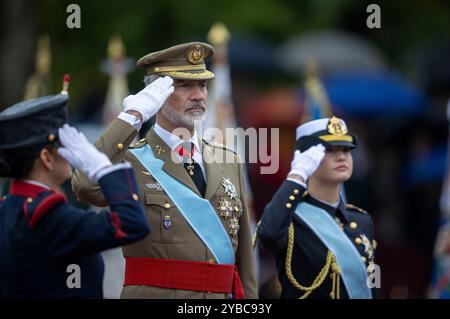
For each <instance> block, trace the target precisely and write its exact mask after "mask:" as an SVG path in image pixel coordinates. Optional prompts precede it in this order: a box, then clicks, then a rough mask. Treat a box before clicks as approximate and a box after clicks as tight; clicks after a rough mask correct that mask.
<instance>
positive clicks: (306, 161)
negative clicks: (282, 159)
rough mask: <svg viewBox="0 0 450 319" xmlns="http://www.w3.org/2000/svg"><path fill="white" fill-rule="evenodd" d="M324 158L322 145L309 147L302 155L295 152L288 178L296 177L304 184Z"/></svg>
mask: <svg viewBox="0 0 450 319" xmlns="http://www.w3.org/2000/svg"><path fill="white" fill-rule="evenodd" d="M324 157H325V147H324V146H323V145H322V144H317V145H314V146H311V147H310V148H308V149H307V150H306V151H304V152H303V153H300V151H299V150H297V151H295V153H294V159H293V160H292V162H291V170H290V172H289V174H288V176H291V175H298V176H300V177H301V178H302V179H303V182H305V183H306V181H307V180H308V178H309V177H310V176H311V175H312V174H313V173H314V172H315V171H316V170H317V168H318V167H319V165H320V162H322V160H323V158H324Z"/></svg>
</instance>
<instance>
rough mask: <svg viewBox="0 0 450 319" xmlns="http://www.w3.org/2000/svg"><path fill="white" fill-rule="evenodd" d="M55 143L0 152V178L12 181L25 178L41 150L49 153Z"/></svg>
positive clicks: (53, 148)
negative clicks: (7, 178) (44, 149)
mask: <svg viewBox="0 0 450 319" xmlns="http://www.w3.org/2000/svg"><path fill="white" fill-rule="evenodd" d="M57 146H58V145H56V143H51V144H41V145H36V146H33V147H30V148H26V149H15V150H7V151H5V150H3V151H0V177H9V178H14V179H23V178H26V177H27V176H28V175H29V174H30V173H31V170H32V168H33V164H34V162H35V161H36V159H37V158H38V157H39V154H40V152H41V150H42V149H43V148H46V149H48V150H49V151H50V152H52V151H53V150H55V149H56V148H57Z"/></svg>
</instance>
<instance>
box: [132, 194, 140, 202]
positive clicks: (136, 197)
mask: <svg viewBox="0 0 450 319" xmlns="http://www.w3.org/2000/svg"><path fill="white" fill-rule="evenodd" d="M131 198H133V199H134V200H135V201H138V200H139V196H138V195H137V194H133V195H131Z"/></svg>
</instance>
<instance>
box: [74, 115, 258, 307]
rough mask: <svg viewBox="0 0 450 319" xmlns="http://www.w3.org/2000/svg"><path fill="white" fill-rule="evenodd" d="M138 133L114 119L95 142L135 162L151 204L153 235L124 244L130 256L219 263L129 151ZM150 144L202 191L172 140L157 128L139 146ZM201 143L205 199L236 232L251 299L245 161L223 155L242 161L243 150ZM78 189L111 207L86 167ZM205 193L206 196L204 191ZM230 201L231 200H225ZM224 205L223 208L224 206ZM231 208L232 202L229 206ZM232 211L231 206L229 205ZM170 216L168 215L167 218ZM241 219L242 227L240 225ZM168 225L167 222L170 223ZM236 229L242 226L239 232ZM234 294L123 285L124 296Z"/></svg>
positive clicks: (171, 169)
mask: <svg viewBox="0 0 450 319" xmlns="http://www.w3.org/2000/svg"><path fill="white" fill-rule="evenodd" d="M136 135H137V131H136V129H134V128H133V127H132V126H131V125H130V124H128V123H126V122H125V121H122V120H120V119H116V120H114V122H113V123H112V124H111V125H110V126H109V127H108V129H107V130H106V131H105V133H103V135H102V136H101V137H100V139H99V140H98V141H97V142H96V143H95V145H96V147H97V148H98V149H99V150H100V151H102V152H104V153H105V154H107V156H108V157H109V158H110V159H111V160H112V162H113V163H118V162H121V161H124V160H126V161H129V162H130V163H131V164H132V166H133V169H134V172H135V175H136V179H137V183H138V187H139V192H140V196H141V197H140V198H141V200H142V202H143V203H144V206H145V211H146V214H147V219H148V222H149V224H150V229H151V231H150V234H149V235H148V236H147V237H145V238H144V239H143V240H140V241H138V242H135V243H133V244H130V245H127V246H123V247H122V250H123V254H124V257H125V258H126V257H150V258H165V259H175V260H190V261H200V262H216V261H215V260H214V256H213V255H212V254H211V252H210V251H209V249H208V248H207V246H206V245H205V244H204V243H203V241H202V240H201V239H200V238H199V237H198V235H197V234H196V233H195V232H194V230H193V229H192V228H191V227H190V225H189V224H188V222H187V221H186V220H185V219H184V217H183V215H182V214H181V213H180V211H179V210H178V208H177V207H176V206H175V205H174V204H173V202H172V201H171V199H170V198H169V197H168V195H167V194H166V193H165V192H164V191H163V190H162V189H160V188H158V185H159V184H158V183H157V182H156V180H154V179H153V177H152V176H151V174H150V173H149V172H148V171H147V170H146V169H145V168H144V167H143V165H142V164H141V163H140V162H139V161H138V160H137V159H136V158H135V157H134V155H133V154H131V153H130V152H129V151H128V147H129V146H130V144H131V142H132V141H133V139H134V138H135V136H136ZM144 143H148V144H149V146H150V147H151V148H152V150H153V153H154V155H155V157H157V158H159V159H161V160H163V161H164V165H163V169H164V171H165V172H167V173H168V174H170V175H171V176H173V177H174V178H176V179H177V180H178V181H180V182H181V183H183V184H185V185H186V186H187V187H189V188H190V189H192V191H194V192H196V193H197V194H199V195H200V193H199V191H198V190H197V187H196V186H195V184H194V182H193V181H192V179H191V177H190V176H189V174H188V173H187V171H186V170H185V168H184V167H183V164H180V163H175V162H174V161H173V160H172V157H171V152H172V151H171V150H170V148H169V147H168V146H167V144H166V143H165V142H164V141H163V140H162V139H161V138H160V137H159V136H158V135H157V134H156V133H155V132H154V131H153V129H151V130H150V131H149V133H148V134H147V136H146V138H145V140H141V141H140V142H139V143H136V144H138V145H135V144H133V145H134V146H131V147H137V146H142V145H143V144H144ZM201 145H202V146H201V147H202V148H203V150H202V153H203V154H202V155H203V158H204V165H205V170H206V179H207V181H206V183H207V188H206V195H205V199H208V200H209V201H210V202H211V205H212V206H213V207H214V208H215V209H216V212H217V213H218V215H219V216H220V218H221V220H222V222H223V225H224V227H225V229H226V230H227V231H228V233H229V235H230V239H231V241H232V244H233V249H234V252H235V262H236V265H237V268H238V272H239V276H240V278H241V281H242V285H243V288H244V291H245V294H246V297H247V298H257V297H258V293H257V282H256V275H255V265H254V255H253V249H252V240H251V232H250V217H249V213H248V209H247V204H246V201H245V194H244V187H243V168H242V164H241V163H238V162H237V161H235V162H234V163H229V162H227V163H224V162H223V158H225V156H228V157H229V158H231V159H234V160H236V159H237V155H236V154H235V153H234V152H232V151H230V150H227V149H225V148H224V147H223V146H220V145H212V144H210V143H207V142H206V141H204V140H203V141H202V143H201ZM211 156H213V157H214V159H218V160H220V159H222V162H216V163H207V162H206V161H205V158H206V157H209V158H211ZM223 178H227V179H229V180H230V181H231V182H232V184H233V185H234V186H235V188H236V191H237V194H238V198H237V199H230V197H229V196H228V195H227V193H226V192H225V188H224V186H223V185H222V183H221V182H222V180H223ZM72 188H73V190H74V192H75V194H76V195H77V197H78V199H79V200H82V201H86V202H88V203H91V204H93V205H96V206H105V205H106V201H105V199H104V198H103V195H102V193H101V190H100V188H99V186H98V185H97V184H94V183H93V182H92V181H90V180H89V179H88V178H87V177H86V176H85V175H83V174H82V173H81V172H80V171H78V170H76V171H75V173H74V175H73V177H72ZM200 196H201V195H200ZM225 200H226V201H225ZM224 202H225V203H226V205H228V206H229V205H232V208H233V213H232V214H233V217H235V219H234V223H233V222H232V221H233V220H232V219H231V218H230V216H226V214H225V213H226V211H225V210H224V209H223V207H224ZM221 208H222V209H221ZM228 208H229V207H228ZM227 211H228V212H229V210H227ZM167 216H168V217H167ZM168 218H169V219H171V221H172V224H171V227H169V228H167V227H164V220H166V221H167V219H168ZM236 220H237V221H238V225H239V228H238V229H236V227H235V226H236V223H235V222H236ZM166 226H167V224H166ZM233 228H234V229H236V231H235V234H234V235H232V233H233ZM227 297H228V296H227V295H226V294H223V293H208V292H197V291H187V290H178V289H165V288H159V287H150V286H126V287H124V288H123V289H122V293H121V298H164V299H166V298H168V299H170V298H180V299H187V298H211V299H225V298H227Z"/></svg>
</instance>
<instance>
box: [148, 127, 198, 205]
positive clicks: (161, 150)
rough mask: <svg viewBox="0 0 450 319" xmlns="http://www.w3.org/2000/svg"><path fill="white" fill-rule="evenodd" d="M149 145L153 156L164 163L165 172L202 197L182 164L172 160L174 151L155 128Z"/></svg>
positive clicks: (149, 134)
mask: <svg viewBox="0 0 450 319" xmlns="http://www.w3.org/2000/svg"><path fill="white" fill-rule="evenodd" d="M146 139H147V143H148V145H150V147H151V148H152V150H153V154H154V155H155V157H156V158H159V159H160V160H162V161H163V162H164V165H163V170H164V171H165V172H166V173H168V174H169V175H170V176H172V177H173V178H175V179H176V180H177V181H179V182H181V183H183V184H184V185H186V186H187V187H189V188H190V189H191V190H192V191H194V192H195V193H196V194H198V195H199V196H200V197H201V195H200V192H199V190H198V189H197V186H196V185H195V183H194V182H193V181H192V178H191V177H190V176H189V174H188V172H187V171H186V169H185V168H184V166H183V164H182V163H175V162H174V161H173V160H172V156H171V153H172V150H171V149H170V148H169V146H168V145H167V144H166V143H165V142H164V141H163V140H162V139H161V138H160V137H159V135H158V134H156V133H155V131H154V130H153V127H152V128H151V129H150V131H149V132H148V134H147V136H146Z"/></svg>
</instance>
